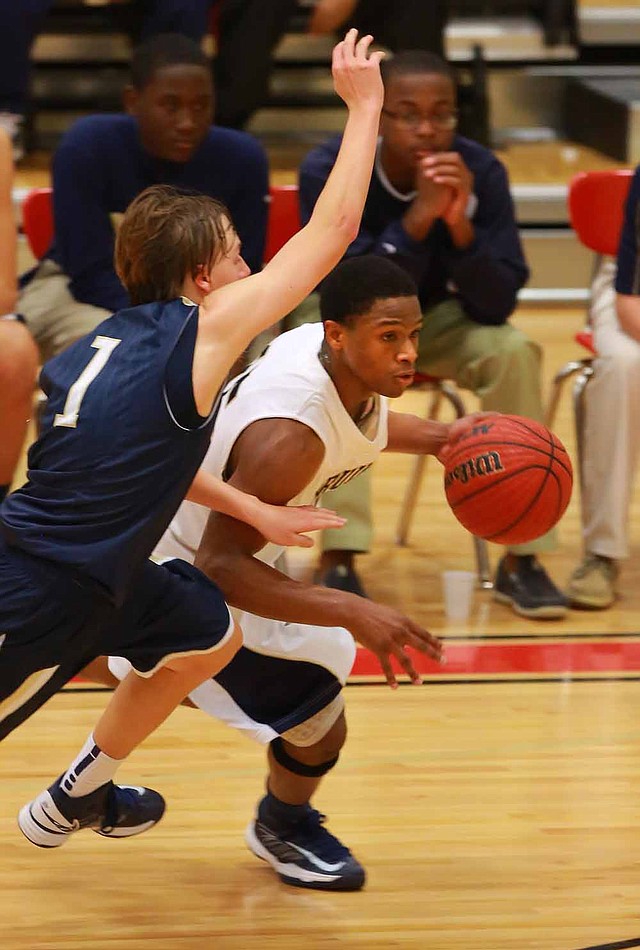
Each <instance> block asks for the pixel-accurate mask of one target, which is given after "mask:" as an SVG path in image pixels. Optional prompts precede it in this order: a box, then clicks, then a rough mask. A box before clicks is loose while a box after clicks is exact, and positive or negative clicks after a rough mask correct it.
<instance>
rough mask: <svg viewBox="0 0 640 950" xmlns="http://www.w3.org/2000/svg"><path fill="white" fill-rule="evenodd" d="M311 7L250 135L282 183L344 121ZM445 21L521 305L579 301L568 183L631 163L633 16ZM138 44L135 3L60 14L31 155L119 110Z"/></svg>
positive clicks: (534, 6)
mask: <svg viewBox="0 0 640 950" xmlns="http://www.w3.org/2000/svg"><path fill="white" fill-rule="evenodd" d="M312 5H313V0H301V2H299V3H298V6H297V9H296V11H295V13H294V14H293V15H292V17H291V22H290V24H289V29H288V30H287V33H286V35H285V36H284V37H283V38H282V40H281V42H280V44H279V46H278V48H277V49H276V52H275V56H274V70H273V74H272V78H271V83H270V88H269V91H268V95H267V98H266V101H265V103H264V106H263V107H262V108H261V109H259V110H258V111H257V112H256V113H255V115H254V116H253V118H252V119H251V122H250V125H249V130H250V131H251V132H253V133H254V134H255V135H257V136H258V137H259V138H261V140H262V141H263V142H264V144H265V146H266V148H267V150H268V152H269V154H270V159H271V167H272V169H274V170H277V171H278V173H279V174H281V175H282V174H284V175H285V176H286V175H289V176H290V177H291V178H292V177H293V176H294V174H295V169H296V167H297V165H298V163H299V161H300V159H301V158H302V156H303V155H304V154H305V152H306V151H307V150H308V149H309V148H311V147H312V146H313V145H314V144H316V143H317V142H318V141H320V140H322V139H323V138H325V137H326V136H327V135H329V134H331V133H332V132H334V131H336V130H339V129H341V128H342V125H343V121H344V110H343V107H342V104H341V102H340V101H339V100H338V99H337V97H336V96H335V94H334V93H333V89H332V84H331V77H330V73H329V61H330V51H331V48H332V46H333V38H331V37H317V36H315V37H314V36H310V35H309V34H307V33H306V32H305V25H306V20H307V18H308V16H309V12H310V7H311V6H312ZM448 17H449V19H448V23H447V27H446V32H445V38H444V39H445V49H446V53H447V56H448V58H449V60H450V61H451V62H452V63H453V64H454V66H455V67H456V70H457V72H458V76H459V89H460V98H461V131H462V132H463V133H466V134H468V135H470V136H471V137H474V138H476V139H478V140H480V141H485V143H486V144H489V145H492V146H493V147H494V148H496V149H497V150H498V151H499V153H500V155H501V157H502V158H503V159H504V161H505V163H506V164H507V167H508V169H509V173H510V177H511V180H512V186H513V194H514V198H515V202H516V207H517V213H518V220H519V223H520V225H521V229H522V236H523V240H524V243H525V246H526V251H527V254H528V256H529V258H530V260H531V263H532V270H533V274H534V277H533V280H532V282H531V284H530V285H529V287H528V288H527V290H526V291H525V296H526V295H529V296H530V297H531V298H532V299H562V298H566V299H575V298H578V297H580V296H581V295H582V294H583V293H584V289H583V288H584V287H585V286H586V283H587V280H588V266H589V265H588V261H587V259H586V255H583V254H582V252H581V251H580V249H579V247H577V245H576V244H575V242H574V241H573V240H571V237H572V236H571V232H570V230H569V228H568V223H567V216H566V187H567V182H568V180H569V179H570V177H571V176H572V174H574V173H575V172H576V171H578V170H581V169H583V168H599V167H608V166H610V165H615V164H622V165H632V164H636V163H637V162H640V65H638V64H637V62H636V60H637V45H638V42H639V41H640V7H639V6H638V4H637V3H636V2H631V0H626V5H625V0H616V2H615V4H613V3H611V2H607V0H578V2H577V4H576V3H574V2H573V0H528V2H523V0H451V2H450V3H449V4H448ZM138 30H139V20H138V18H137V13H136V7H135V4H134V3H121V4H118V5H115V6H108V5H107V6H105V5H99V6H96V5H95V0H92V2H90V3H87V2H83V0H57V2H56V3H55V6H54V8H53V10H52V12H51V14H50V15H49V17H48V20H47V23H46V27H45V29H44V31H43V33H42V34H41V35H40V36H39V37H38V39H37V41H36V44H35V47H34V51H33V60H34V75H33V113H32V115H31V117H30V120H29V123H28V141H29V145H30V147H31V148H32V149H35V150H36V153H37V152H38V151H40V153H42V150H45V152H50V151H51V150H52V149H53V148H55V145H56V142H57V141H58V139H59V137H60V135H61V134H62V132H63V131H64V130H65V129H66V128H67V127H68V125H69V123H70V122H71V121H72V120H73V119H74V118H76V117H77V116H79V115H83V114H86V113H87V112H95V111H110V110H117V109H119V108H120V101H121V90H122V87H123V85H124V83H125V82H126V78H127V69H128V61H129V56H130V51H131V48H132V44H133V43H134V42H135V39H136V37H137V33H138ZM211 53H212V54H214V53H215V47H214V45H213V41H212V45H211ZM25 167H27V168H28V160H27V163H25Z"/></svg>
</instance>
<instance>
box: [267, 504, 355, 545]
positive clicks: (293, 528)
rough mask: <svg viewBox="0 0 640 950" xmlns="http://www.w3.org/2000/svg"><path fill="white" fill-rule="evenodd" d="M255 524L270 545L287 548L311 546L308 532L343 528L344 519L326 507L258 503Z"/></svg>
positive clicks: (311, 541)
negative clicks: (280, 545)
mask: <svg viewBox="0 0 640 950" xmlns="http://www.w3.org/2000/svg"><path fill="white" fill-rule="evenodd" d="M253 524H254V527H255V528H257V529H258V531H259V532H260V534H261V535H262V536H263V537H264V538H266V539H267V541H271V542H272V543H273V544H283V545H285V546H286V547H299V548H310V547H312V546H313V539H312V538H309V537H307V535H306V534H305V532H307V531H326V530H327V529H329V528H343V527H344V525H345V524H346V519H345V518H341V517H340V515H337V514H336V513H335V511H331V510H330V509H328V508H315V507H314V506H313V505H300V506H299V507H294V506H291V507H289V506H288V505H281V506H279V505H268V504H264V503H261V506H260V509H259V512H258V514H257V516H256V517H255V518H254V519H253Z"/></svg>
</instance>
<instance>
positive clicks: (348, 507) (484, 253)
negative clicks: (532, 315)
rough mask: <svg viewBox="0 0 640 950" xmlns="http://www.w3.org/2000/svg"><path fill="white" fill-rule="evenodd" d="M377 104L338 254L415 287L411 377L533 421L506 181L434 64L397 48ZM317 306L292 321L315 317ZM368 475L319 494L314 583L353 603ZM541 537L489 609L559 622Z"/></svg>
mask: <svg viewBox="0 0 640 950" xmlns="http://www.w3.org/2000/svg"><path fill="white" fill-rule="evenodd" d="M382 71H383V79H384V86H385V101H384V108H383V109H382V118H381V124H380V140H379V144H378V152H377V158H376V163H375V167H374V172H373V175H372V178H371V184H370V186H369V193H368V196H367V202H366V205H365V210H364V215H363V218H362V225H361V228H360V232H359V234H358V236H357V238H356V239H355V241H353V243H352V244H351V246H350V247H349V250H348V251H347V255H346V256H347V257H350V256H354V255H358V254H371V253H374V254H380V255H382V256H392V257H393V259H394V260H395V261H397V263H399V264H401V265H402V266H403V267H405V268H406V269H407V270H408V271H409V272H410V273H411V274H412V276H413V277H414V278H415V280H416V282H417V284H418V288H419V295H420V302H421V306H422V311H423V314H424V317H425V320H424V326H423V329H422V332H421V335H420V342H419V354H418V361H417V364H416V368H417V369H418V371H420V372H423V373H430V374H433V375H437V376H442V377H446V378H449V379H453V380H455V381H456V383H457V384H458V385H459V386H461V387H462V388H464V389H469V390H471V391H472V392H474V393H475V394H476V395H477V396H479V397H480V401H481V406H482V409H484V410H496V411H499V412H507V413H516V414H518V415H523V416H529V417H531V418H533V419H537V420H542V415H543V411H542V400H541V390H540V362H541V351H540V347H539V346H538V345H537V344H536V343H534V342H532V341H531V340H528V339H527V338H526V337H525V336H524V335H523V334H522V333H521V332H520V331H519V330H517V329H516V328H515V327H513V326H511V324H510V323H509V322H508V320H509V316H510V315H511V313H512V312H513V310H514V309H515V306H516V302H517V294H518V291H519V290H520V288H521V287H522V286H523V285H524V283H525V282H526V280H527V278H528V275H529V271H528V268H527V265H526V262H525V260H524V256H523V253H522V247H521V245H520V239H519V237H518V228H517V224H516V220H515V215H514V210H513V204H512V201H511V195H510V191H509V182H508V179H507V175H506V172H505V169H504V167H503V166H502V164H501V163H500V162H499V161H498V159H497V158H496V157H495V156H494V155H493V153H492V152H491V151H489V150H488V149H486V148H484V147H483V146H481V145H479V144H477V143H476V142H472V141H470V140H469V139H465V138H463V137H461V136H459V135H456V124H457V111H456V86H455V81H454V76H453V73H452V71H451V69H450V68H449V66H448V65H447V64H446V63H445V62H444V61H443V60H442V59H440V58H439V57H438V56H435V55H434V54H431V53H427V52H422V51H417V50H414V51H406V52H401V53H398V54H397V55H395V56H394V57H393V58H391V59H388V60H385V61H384V62H383V64H382ZM339 144H340V138H339V136H336V137H335V138H334V139H331V140H329V141H328V142H326V143H325V144H323V145H320V146H318V147H317V148H315V149H314V150H313V151H312V152H310V153H309V155H307V157H306V158H305V160H304V161H303V163H302V166H301V169H300V203H301V214H302V221H303V223H305V222H306V221H308V219H309V216H310V214H311V211H312V209H313V206H314V204H315V202H316V200H317V197H318V195H319V193H320V191H321V189H322V187H323V185H324V183H325V181H326V179H327V176H328V175H329V172H330V170H331V168H332V167H333V164H334V162H335V158H336V155H337V151H338V147H339ZM317 316H318V303H317V295H315V294H314V295H312V296H311V297H310V298H308V299H307V301H305V303H304V304H302V305H301V307H299V308H298V310H297V311H296V313H295V315H294V321H295V322H303V321H305V320H310V319H317ZM367 477H368V476H367V474H365V475H364V476H361V477H360V478H358V479H354V480H353V481H351V482H350V483H349V484H348V485H346V486H344V488H340V489H339V490H338V491H337V492H334V493H333V495H332V507H335V508H336V509H337V510H339V512H340V514H342V515H343V516H344V517H346V518H347V519H348V523H347V526H346V527H345V528H343V529H342V530H341V531H340V532H327V534H326V535H325V538H324V552H323V555H322V560H321V564H320V578H319V579H320V580H321V581H322V582H323V583H325V584H326V585H327V586H332V587H339V588H341V589H347V590H351V591H353V592H356V593H363V590H362V587H361V585H360V582H359V579H358V576H357V574H356V573H355V570H354V567H353V555H354V554H356V553H358V552H363V551H366V550H368V548H369V546H370V538H371V514H370V501H369V485H368V482H367ZM553 545H554V537H553V533H551V534H548V535H545V536H544V537H542V538H540V539H538V540H537V541H535V542H532V543H531V544H527V545H521V546H518V547H514V548H512V549H510V550H508V551H507V552H506V553H505V555H504V557H503V558H502V559H501V561H500V564H499V567H498V573H497V577H496V583H495V590H494V595H495V597H496V599H498V600H500V601H502V602H504V603H508V604H510V605H511V606H512V607H513V609H514V610H515V611H516V612H517V613H519V614H521V615H523V616H526V617H534V618H547V617H549V618H550V617H561V616H563V615H564V614H565V613H566V611H567V601H566V598H565V596H564V595H563V594H562V593H561V592H560V591H559V590H558V589H557V587H556V586H555V584H553V583H552V581H551V580H550V578H549V577H548V576H547V574H546V572H545V570H544V568H543V567H542V565H541V564H540V563H539V562H538V560H537V558H536V555H537V553H539V552H541V551H545V550H548V549H549V548H551V547H552V546H553Z"/></svg>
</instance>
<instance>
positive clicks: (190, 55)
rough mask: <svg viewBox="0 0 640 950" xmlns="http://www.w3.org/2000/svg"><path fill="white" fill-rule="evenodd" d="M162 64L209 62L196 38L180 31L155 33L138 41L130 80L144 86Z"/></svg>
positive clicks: (202, 63) (208, 66)
mask: <svg viewBox="0 0 640 950" xmlns="http://www.w3.org/2000/svg"><path fill="white" fill-rule="evenodd" d="M165 66H203V67H204V68H205V69H206V70H208V71H210V70H211V67H210V63H209V60H208V59H207V57H206V56H205V54H204V53H203V52H202V50H201V49H200V47H199V46H198V44H197V43H196V42H195V40H192V39H189V37H188V36H183V35H182V34H181V33H157V34H156V35H155V36H151V37H149V39H148V40H145V41H144V43H141V44H140V46H138V47H137V48H136V49H135V50H134V52H133V56H132V57H131V84H132V86H133V87H134V88H135V89H138V90H140V89H144V87H145V86H147V85H148V84H149V83H150V82H151V81H152V80H153V78H154V76H155V74H156V73H157V72H158V71H159V70H160V69H164V68H165Z"/></svg>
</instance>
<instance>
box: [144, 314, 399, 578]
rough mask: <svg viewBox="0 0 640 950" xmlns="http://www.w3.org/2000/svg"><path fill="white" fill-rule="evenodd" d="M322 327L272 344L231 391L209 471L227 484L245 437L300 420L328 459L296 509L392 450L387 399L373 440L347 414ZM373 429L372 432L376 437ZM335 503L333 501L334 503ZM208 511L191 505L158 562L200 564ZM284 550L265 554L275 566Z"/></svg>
mask: <svg viewBox="0 0 640 950" xmlns="http://www.w3.org/2000/svg"><path fill="white" fill-rule="evenodd" d="M322 340H323V328H322V324H321V323H312V324H305V325H303V326H301V327H298V328H297V329H295V330H290V331H289V332H288V333H283V334H282V335H281V336H279V337H276V339H275V340H274V341H273V342H272V343H271V344H270V346H269V348H268V349H267V351H266V353H264V354H263V355H262V356H261V357H260V358H259V359H258V360H256V361H255V362H254V363H252V364H251V366H249V367H248V369H247V370H246V371H245V372H244V373H241V374H240V375H239V376H236V377H235V379H233V380H231V382H229V383H228V384H227V386H226V387H225V390H224V393H223V395H222V398H221V401H220V407H219V410H218V415H217V417H216V422H215V425H214V428H213V434H212V437H211V445H210V447H209V451H208V453H207V455H206V457H205V460H204V462H203V465H202V467H203V468H204V469H205V470H206V471H208V472H210V473H211V474H212V475H216V476H217V477H223V476H224V474H225V469H226V467H227V463H228V460H229V456H230V454H231V451H232V449H233V447H234V445H235V443H236V440H237V439H238V437H239V435H240V434H241V433H242V432H243V431H244V430H245V429H246V428H247V426H250V425H251V423H253V422H257V421H258V420H259V419H295V420H296V421H297V422H301V423H304V425H306V426H309V428H310V429H312V430H313V431H314V432H315V433H316V435H317V436H318V437H319V438H320V439H321V440H322V442H323V444H324V448H325V453H324V458H323V460H322V462H321V464H320V467H319V468H318V471H317V472H316V475H315V477H314V478H313V479H312V480H311V482H310V483H309V484H308V485H307V487H306V488H305V489H304V490H303V491H302V492H300V494H299V495H298V496H297V497H296V498H293V499H291V501H290V504H291V505H308V504H316V502H318V501H319V499H320V498H321V496H322V495H323V494H324V492H327V491H331V490H332V489H335V488H338V487H339V486H340V485H344V484H345V482H348V481H350V480H351V479H352V478H355V476H356V475H359V474H360V473H361V472H363V471H364V470H365V469H367V468H369V466H370V465H371V464H372V462H374V461H375V460H376V459H377V458H378V456H379V454H380V452H382V450H383V449H384V447H385V446H386V444H387V412H388V407H387V400H386V399H385V398H384V397H380V396H376V397H375V399H376V406H375V410H374V415H373V421H372V422H371V424H370V426H369V427H367V434H365V432H364V431H361V430H360V429H359V428H358V426H357V425H356V424H355V422H354V421H353V419H352V418H351V416H350V415H349V413H348V412H347V411H346V409H345V407H344V405H343V404H342V401H341V399H340V397H339V395H338V392H337V390H336V388H335V386H334V385H333V382H332V380H331V377H330V376H329V375H328V373H327V372H326V370H325V369H324V367H323V366H322V364H321V363H320V360H319V359H318V353H319V351H320V346H321V344H322ZM371 430H373V431H371ZM327 504H330V499H328V500H327ZM208 514H209V509H207V508H205V507H203V506H202V505H196V504H194V503H193V502H190V501H184V502H183V503H182V505H181V506H180V508H179V510H178V512H177V513H176V515H175V517H174V519H173V521H172V522H171V525H170V526H169V528H168V529H167V531H166V532H165V535H164V537H163V538H162V539H161V540H160V543H159V545H158V548H157V549H156V552H155V553H156V555H158V556H159V557H181V558H184V559H185V560H187V561H193V559H194V558H195V555H196V551H197V550H198V546H199V544H200V539H201V538H202V534H203V532H204V529H205V525H206V522H207V517H208ZM282 550H283V549H282V548H281V547H279V546H278V545H275V544H267V545H266V546H265V547H264V548H263V549H262V551H261V552H260V554H259V557H260V558H261V560H263V561H266V562H267V563H269V564H272V563H273V562H274V561H275V560H276V559H277V558H278V556H279V554H280V553H281V551H282Z"/></svg>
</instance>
